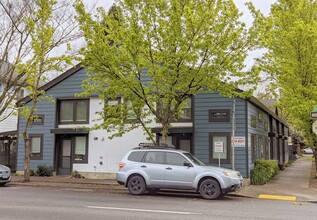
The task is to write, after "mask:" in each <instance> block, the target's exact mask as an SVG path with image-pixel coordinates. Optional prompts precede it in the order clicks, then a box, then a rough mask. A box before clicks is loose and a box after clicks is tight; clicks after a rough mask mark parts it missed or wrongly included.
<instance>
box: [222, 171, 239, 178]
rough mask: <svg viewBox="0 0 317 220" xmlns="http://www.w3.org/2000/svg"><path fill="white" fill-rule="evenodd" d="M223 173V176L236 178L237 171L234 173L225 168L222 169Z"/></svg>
mask: <svg viewBox="0 0 317 220" xmlns="http://www.w3.org/2000/svg"><path fill="white" fill-rule="evenodd" d="M223 174H224V175H225V176H229V177H233V178H237V173H236V172H232V171H229V170H225V171H223Z"/></svg>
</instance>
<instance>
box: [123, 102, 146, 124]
mask: <svg viewBox="0 0 317 220" xmlns="http://www.w3.org/2000/svg"><path fill="white" fill-rule="evenodd" d="M125 104H126V108H127V110H126V118H125V122H126V123H138V122H139V120H138V118H140V115H141V114H142V109H140V108H139V106H133V103H132V102H131V101H129V100H126V102H125Z"/></svg>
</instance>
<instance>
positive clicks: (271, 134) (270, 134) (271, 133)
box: [268, 132, 277, 137]
mask: <svg viewBox="0 0 317 220" xmlns="http://www.w3.org/2000/svg"><path fill="white" fill-rule="evenodd" d="M268 136H269V137H277V135H276V134H275V133H274V132H269V133H268Z"/></svg>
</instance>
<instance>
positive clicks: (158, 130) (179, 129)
mask: <svg viewBox="0 0 317 220" xmlns="http://www.w3.org/2000/svg"><path fill="white" fill-rule="evenodd" d="M161 132H162V128H152V133H161ZM193 132H194V129H193V127H174V128H170V129H169V133H170V134H174V133H193Z"/></svg>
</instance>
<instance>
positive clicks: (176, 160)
mask: <svg viewBox="0 0 317 220" xmlns="http://www.w3.org/2000/svg"><path fill="white" fill-rule="evenodd" d="M166 160H167V164H169V165H176V166H184V162H188V161H187V160H186V158H185V157H183V156H182V155H180V154H177V153H166Z"/></svg>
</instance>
